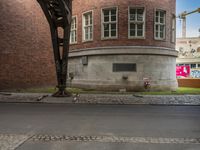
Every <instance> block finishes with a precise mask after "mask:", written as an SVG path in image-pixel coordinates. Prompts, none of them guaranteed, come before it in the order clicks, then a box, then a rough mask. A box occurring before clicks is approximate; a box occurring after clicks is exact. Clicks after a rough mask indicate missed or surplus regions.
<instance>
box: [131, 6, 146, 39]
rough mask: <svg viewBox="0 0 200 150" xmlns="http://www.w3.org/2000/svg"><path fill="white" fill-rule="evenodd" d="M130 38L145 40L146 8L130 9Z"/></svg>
mask: <svg viewBox="0 0 200 150" xmlns="http://www.w3.org/2000/svg"><path fill="white" fill-rule="evenodd" d="M128 32H129V38H144V34H145V10H144V8H134V7H130V8H129V30H128Z"/></svg>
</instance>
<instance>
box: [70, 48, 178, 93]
mask: <svg viewBox="0 0 200 150" xmlns="http://www.w3.org/2000/svg"><path fill="white" fill-rule="evenodd" d="M176 56H177V52H176V51H175V50H171V49H166V48H157V47H132V46H131V47H104V48H95V49H87V50H86V49H85V50H78V51H73V52H71V53H70V59H69V78H71V79H72V81H71V86H72V87H76V88H84V89H89V90H100V91H119V90H123V89H125V90H126V91H146V90H149V91H168V90H170V91H173V90H176V89H177V87H178V84H177V80H176ZM116 64H120V65H121V64H122V66H123V67H125V68H126V67H127V68H126V69H127V70H126V69H125V70H124V68H121V67H120V65H119V68H116ZM126 65H127V66H126ZM131 67H132V68H131ZM145 82H148V84H149V86H147V87H146V86H145Z"/></svg>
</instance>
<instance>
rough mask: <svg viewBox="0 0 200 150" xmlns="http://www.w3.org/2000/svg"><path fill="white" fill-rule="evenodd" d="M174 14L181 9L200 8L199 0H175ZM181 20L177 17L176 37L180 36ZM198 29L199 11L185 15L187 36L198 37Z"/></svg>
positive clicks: (199, 23) (199, 22)
mask: <svg viewBox="0 0 200 150" xmlns="http://www.w3.org/2000/svg"><path fill="white" fill-rule="evenodd" d="M176 7H177V8H176V15H178V14H180V13H181V12H183V11H188V12H190V11H193V10H195V9H197V8H200V0H176ZM181 26H182V25H181V21H180V19H177V37H181V28H182V27H181ZM199 29H200V13H195V14H191V15H189V16H187V37H198V36H199V35H200V34H199Z"/></svg>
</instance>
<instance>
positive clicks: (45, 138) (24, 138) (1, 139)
mask: <svg viewBox="0 0 200 150" xmlns="http://www.w3.org/2000/svg"><path fill="white" fill-rule="evenodd" d="M28 141H33V142H38V141H40V142H45V143H46V142H60V141H65V142H80V143H81V142H100V143H134V144H200V138H164V137H121V136H67V135H42V134H38V135H34V136H32V137H31V136H28V135H15V134H12V135H11V134H10V135H6V134H0V150H15V149H17V147H19V146H20V145H22V144H23V143H25V142H28Z"/></svg>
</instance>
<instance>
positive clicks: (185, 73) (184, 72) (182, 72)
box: [176, 66, 190, 77]
mask: <svg viewBox="0 0 200 150" xmlns="http://www.w3.org/2000/svg"><path fill="white" fill-rule="evenodd" d="M176 76H177V77H189V76H190V66H176Z"/></svg>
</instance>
